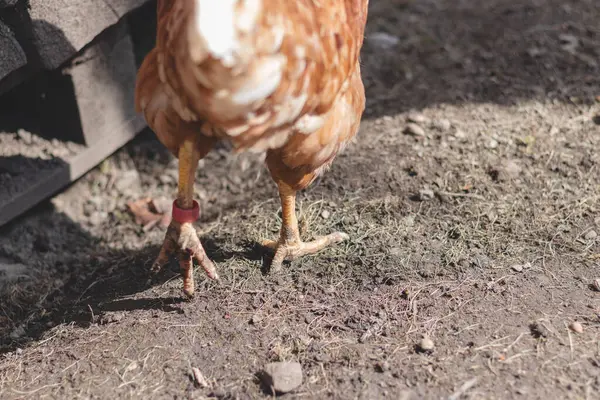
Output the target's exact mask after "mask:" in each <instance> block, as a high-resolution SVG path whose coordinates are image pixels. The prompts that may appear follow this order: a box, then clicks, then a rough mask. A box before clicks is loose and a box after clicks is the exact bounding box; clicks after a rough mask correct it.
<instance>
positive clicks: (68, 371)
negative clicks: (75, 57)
mask: <svg viewBox="0 0 600 400" xmlns="http://www.w3.org/2000/svg"><path fill="white" fill-rule="evenodd" d="M370 7H371V15H370V21H369V26H368V32H367V37H366V44H365V49H364V51H363V57H362V63H363V71H364V75H365V82H366V86H367V95H368V98H369V103H368V109H367V113H366V115H365V119H364V122H363V124H362V127H361V132H360V133H359V135H358V137H357V140H356V143H354V144H353V145H352V146H349V147H348V149H347V151H346V152H345V153H344V154H342V155H340V156H339V157H338V159H337V160H336V162H335V163H334V166H333V168H332V169H331V170H330V171H329V172H328V173H327V174H326V175H324V176H323V177H322V179H321V180H320V181H319V182H317V183H316V184H315V185H313V186H312V187H311V188H310V189H309V190H307V191H306V193H304V194H303V196H302V198H301V199H300V200H299V205H298V213H299V216H300V220H301V228H302V229H301V230H302V235H303V236H304V237H307V238H308V237H311V236H315V235H319V234H324V233H329V232H331V231H334V230H342V231H345V232H347V233H348V234H349V235H350V237H351V239H350V241H348V242H346V243H343V244H341V245H338V246H336V247H332V248H330V249H327V250H325V251H323V252H322V253H320V254H318V255H316V256H313V257H307V258H304V259H302V260H299V261H297V262H294V263H293V264H292V265H287V266H286V268H284V271H283V272H282V273H281V274H278V275H269V274H265V273H263V265H264V263H265V258H266V257H265V254H264V253H263V252H262V251H261V250H260V249H259V248H258V247H257V246H256V245H255V243H256V242H258V241H259V240H260V239H264V238H272V237H274V236H276V235H277V233H278V229H279V214H278V213H279V202H278V199H277V197H276V192H275V188H274V185H273V184H272V182H271V181H270V178H269V177H268V174H267V173H266V171H265V170H264V167H263V166H262V163H261V161H260V160H257V159H255V158H252V157H251V156H247V155H243V156H238V157H234V156H232V155H231V154H229V153H228V152H227V151H225V150H218V151H215V152H213V153H211V154H210V155H209V156H208V157H207V158H206V159H205V160H204V161H203V163H202V165H201V167H200V168H199V170H198V174H197V179H196V182H197V183H196V192H197V193H196V195H197V198H198V199H199V200H200V203H201V207H202V216H201V220H200V221H199V223H198V229H199V232H200V233H201V234H202V239H203V243H204V244H205V247H206V249H207V252H208V254H209V256H210V257H211V258H212V259H213V260H214V261H215V262H216V264H217V267H218V268H219V272H220V275H221V278H222V282H221V283H220V284H217V283H214V282H212V281H208V280H205V279H202V272H201V271H197V277H198V278H199V282H198V288H197V296H196V297H195V298H194V299H193V300H192V301H191V302H186V301H184V300H183V298H182V296H181V280H180V278H179V276H178V271H177V268H176V266H173V268H172V269H167V270H166V271H164V273H163V274H162V275H161V276H160V277H159V279H158V281H157V282H154V283H153V284H151V285H148V284H147V283H146V282H147V277H148V269H149V267H150V265H151V263H152V261H153V258H154V257H155V256H156V254H157V252H158V248H159V246H160V243H161V242H162V239H163V235H164V229H163V228H161V227H160V225H159V224H155V225H153V226H151V227H149V228H148V227H146V228H144V226H142V224H139V223H136V221H135V217H134V216H133V215H131V213H130V212H129V210H128V208H127V203H128V202H130V201H132V200H138V199H140V198H146V197H149V198H152V199H159V198H167V199H168V198H171V197H172V196H173V195H174V193H175V192H176V177H177V169H176V166H177V164H176V161H175V160H173V158H172V157H171V156H170V155H169V154H168V153H167V152H166V151H165V150H164V149H163V148H162V146H161V145H160V144H159V143H158V142H157V141H156V139H154V137H153V136H152V135H151V134H149V133H147V134H144V135H141V136H140V137H138V138H137V139H136V140H134V141H133V142H132V143H130V144H129V145H128V146H127V147H126V148H125V149H123V150H122V151H120V152H118V153H117V154H115V155H114V156H113V157H111V158H110V159H109V160H107V161H106V162H105V163H104V164H103V165H101V166H100V167H98V168H97V169H96V170H94V171H92V172H91V173H89V174H88V175H86V176H85V177H84V178H82V179H81V180H80V181H79V182H77V183H76V184H75V185H73V186H72V187H71V188H70V189H69V190H67V191H66V192H64V193H62V194H61V195H59V196H57V197H56V198H55V199H53V200H52V202H50V203H48V204H45V205H42V206H40V207H38V209H36V210H34V211H33V212H32V213H30V215H28V216H26V217H24V218H21V219H19V220H18V221H15V222H13V223H12V224H11V225H10V226H8V227H6V228H4V229H3V230H2V232H1V235H0V257H1V258H0V263H5V264H10V265H19V266H20V267H19V268H20V269H18V271H20V272H19V274H18V276H17V277H15V274H12V275H11V276H12V278H11V279H10V280H6V281H5V284H4V286H3V291H2V294H0V296H1V297H0V306H1V307H0V338H1V339H0V340H1V345H2V348H3V351H4V354H3V355H2V356H1V358H0V397H2V398H23V397H36V398H37V397H39V396H42V395H46V396H49V397H60V398H75V397H77V396H82V397H83V396H85V397H94V396H95V397H102V396H105V393H109V392H110V393H114V394H115V395H116V396H123V397H134V396H135V397H137V396H140V397H152V398H155V397H159V398H162V397H164V398H172V397H186V398H188V397H189V398H207V397H208V398H210V397H212V398H237V399H245V398H248V399H249V398H261V397H264V398H267V397H268V396H270V394H268V393H265V392H263V389H264V388H262V387H261V382H260V377H259V376H258V375H257V374H259V372H260V371H262V369H263V368H264V367H265V365H266V364H268V363H269V362H277V361H297V362H299V363H300V364H301V365H302V372H303V383H302V385H301V386H300V387H299V388H298V389H297V390H296V392H295V395H289V396H290V397H293V396H297V397H309V398H327V397H329V398H361V399H380V398H398V396H400V398H402V396H404V398H411V396H414V398H427V399H430V398H431V399H433V398H441V397H443V398H452V399H459V398H486V399H505V398H517V397H519V396H521V397H523V398H573V399H575V398H594V395H595V393H598V391H599V390H600V366H599V364H598V356H599V354H598V346H597V343H598V339H599V337H600V293H599V292H597V291H596V290H595V289H594V284H593V282H594V279H598V278H600V276H599V271H600V239H599V238H598V233H600V217H599V215H600V213H599V210H600V186H599V180H598V168H599V165H600V155H599V153H598V151H597V149H598V148H600V131H599V128H598V125H597V121H596V119H595V118H596V117H597V116H598V115H600V100H599V99H598V98H597V96H599V95H600V74H599V72H600V71H599V67H598V65H597V64H596V63H595V61H594V60H597V59H598V56H600V31H598V26H597V21H598V19H599V18H600V8H599V6H598V5H597V4H596V2H592V1H584V0H581V1H571V2H568V3H565V2H563V1H558V0H543V1H516V2H515V1H508V0H493V1H487V2H456V1H444V0H428V1H419V2H416V1H413V2H410V1H400V2H399V1H393V2H389V1H388V2H386V1H372V2H371V6H370ZM408 124H414V125H415V126H416V127H418V128H415V126H412V127H411V128H410V129H407V126H408ZM23 266H24V267H23ZM12 270H14V269H12ZM12 270H11V271H12ZM0 271H2V269H1V268H0ZM0 273H1V272H0ZM0 279H1V278H0ZM573 322H577V323H579V324H580V325H581V329H579V327H578V329H577V331H576V330H573V329H569V326H570V325H571V326H573V325H572V323H573ZM424 339H427V340H429V342H427V341H425V340H424ZM198 371H200V373H201V374H202V376H203V377H204V378H205V380H206V382H205V383H206V384H199V383H198V380H197V378H195V376H198Z"/></svg>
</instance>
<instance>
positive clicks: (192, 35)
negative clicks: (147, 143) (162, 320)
mask: <svg viewBox="0 0 600 400" xmlns="http://www.w3.org/2000/svg"><path fill="white" fill-rule="evenodd" d="M367 8H368V0H293V1H292V0H158V10H157V12H158V31H157V41H156V47H155V48H154V49H153V50H152V51H151V52H150V53H149V54H148V55H147V57H146V58H145V60H144V62H143V64H142V66H141V68H140V71H139V73H138V80H137V87H136V107H137V109H138V112H142V113H143V114H144V116H145V118H146V121H147V122H148V125H149V126H150V127H151V128H152V129H153V130H154V132H155V133H156V135H157V136H158V138H159V139H160V141H161V142H162V143H163V144H164V145H165V146H166V147H167V148H168V149H169V150H170V151H171V152H172V153H173V154H174V155H176V156H177V157H178V158H179V185H178V195H177V199H176V200H175V201H174V203H173V221H172V222H171V225H170V226H169V228H168V230H167V233H166V237H165V241H164V244H163V246H162V248H161V251H160V254H159V256H158V258H157V260H156V262H155V264H154V266H153V270H154V271H157V270H159V269H160V268H161V267H162V265H164V264H165V263H166V262H167V261H168V258H169V256H170V255H173V256H175V257H177V258H178V259H179V262H180V267H181V270H182V274H183V279H184V281H183V286H184V292H185V293H186V294H187V295H188V296H191V295H193V293H194V278H193V261H194V260H195V261H196V262H197V263H198V264H200V265H201V266H202V267H203V268H204V270H205V271H206V273H207V274H208V276H209V277H211V278H214V279H218V275H217V272H216V269H215V266H214V264H213V263H212V262H211V260H210V259H209V258H208V257H207V255H206V253H205V251H204V249H203V247H202V244H201V243H200V240H199V239H198V236H197V234H196V231H195V229H194V227H193V225H192V223H193V222H194V221H195V220H196V219H197V218H198V215H199V208H198V203H197V202H196V201H194V200H193V193H194V191H193V185H194V177H195V172H196V171H195V170H196V168H197V165H198V161H199V160H200V159H201V158H202V157H204V156H205V155H206V154H207V153H208V152H209V151H210V150H211V148H212V147H213V146H214V145H215V143H217V142H218V141H227V142H229V143H230V144H231V145H232V147H233V149H234V151H254V152H263V153H266V154H265V156H266V158H265V159H266V164H267V167H268V169H269V171H270V173H271V176H272V178H273V180H274V181H275V183H276V184H277V187H278V189H279V196H280V198H281V205H282V219H283V224H282V225H283V226H282V228H281V234H280V237H279V239H278V240H276V241H269V242H266V243H264V245H265V246H267V247H269V248H271V249H273V251H274V257H273V261H272V264H271V270H278V269H279V268H281V265H282V262H283V261H284V260H292V259H295V258H297V257H300V256H302V255H305V254H311V253H316V252H318V251H319V250H321V249H323V248H324V247H326V246H328V245H330V244H332V243H338V242H341V241H343V240H345V239H347V237H348V236H347V235H346V234H344V233H341V232H336V233H332V234H330V235H327V236H323V237H319V238H316V239H315V240H314V241H311V242H303V241H302V240H301V239H300V235H299V232H298V222H297V219H296V214H295V198H296V192H297V191H299V190H301V189H304V188H306V187H307V186H308V185H310V184H311V183H312V182H313V181H314V180H315V178H316V177H317V176H318V175H319V174H321V173H322V172H323V171H324V170H325V169H326V168H327V167H328V166H329V165H330V164H331V162H332V161H333V159H334V157H335V156H336V154H337V153H338V152H339V151H341V150H342V149H343V147H344V146H345V145H346V144H347V143H348V141H350V139H352V137H353V136H354V135H355V134H356V132H357V131H358V127H359V123H360V119H361V116H362V113H363V111H364V107H365V94H364V87H363V83H362V80H361V73H360V65H359V62H358V58H359V52H360V49H361V46H362V43H363V35H364V28H365V23H366V18H367Z"/></svg>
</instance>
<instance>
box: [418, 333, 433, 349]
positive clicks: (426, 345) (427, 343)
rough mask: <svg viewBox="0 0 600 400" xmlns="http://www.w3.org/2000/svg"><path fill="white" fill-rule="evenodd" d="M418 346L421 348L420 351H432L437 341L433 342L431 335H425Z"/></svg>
mask: <svg viewBox="0 0 600 400" xmlns="http://www.w3.org/2000/svg"><path fill="white" fill-rule="evenodd" d="M417 346H418V348H419V351H421V352H422V353H430V352H432V351H433V348H434V347H435V343H433V340H431V339H430V338H429V336H423V339H421V341H420V342H419V344H418V345H417Z"/></svg>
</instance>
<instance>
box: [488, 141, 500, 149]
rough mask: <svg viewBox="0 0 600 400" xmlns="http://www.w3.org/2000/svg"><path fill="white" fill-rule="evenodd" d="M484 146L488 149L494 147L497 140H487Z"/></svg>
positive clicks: (496, 145) (496, 144)
mask: <svg viewBox="0 0 600 400" xmlns="http://www.w3.org/2000/svg"><path fill="white" fill-rule="evenodd" d="M486 147H487V148H488V149H495V148H497V147H498V141H497V140H496V139H490V141H489V142H487V144H486Z"/></svg>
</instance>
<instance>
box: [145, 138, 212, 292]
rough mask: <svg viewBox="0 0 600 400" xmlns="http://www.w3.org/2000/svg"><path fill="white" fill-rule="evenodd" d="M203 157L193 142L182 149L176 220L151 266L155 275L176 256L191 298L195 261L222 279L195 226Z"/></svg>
mask: <svg viewBox="0 0 600 400" xmlns="http://www.w3.org/2000/svg"><path fill="white" fill-rule="evenodd" d="M201 155H202V154H201V153H200V151H199V150H198V148H197V145H196V142H194V141H193V140H186V141H184V142H183V144H182V145H181V147H180V148H179V185H178V194H177V200H175V201H174V202H173V219H172V221H171V224H170V225H169V228H168V229H167V233H166V235H165V240H164V242H163V245H162V248H161V249H160V253H159V255H158V258H157V259H156V261H155V262H154V264H153V265H152V272H153V273H156V272H158V271H160V269H161V268H162V267H163V265H165V264H166V263H167V262H168V261H169V256H170V255H173V256H175V257H176V258H177V259H178V260H179V265H180V267H181V274H182V275H183V292H184V293H185V294H186V295H187V296H189V297H191V296H193V294H194V266H193V261H194V260H195V261H196V262H197V263H198V264H200V266H201V267H202V268H204V271H206V274H207V275H208V276H209V277H210V278H212V279H219V276H218V274H217V271H216V268H215V266H214V264H213V263H212V261H211V260H210V259H209V258H208V256H207V255H206V252H205V251H204V247H202V243H200V239H199V238H198V234H197V233H196V229H195V228H194V226H193V222H195V221H196V219H198V216H199V212H200V211H199V207H198V203H197V202H196V201H194V199H193V197H194V178H195V176H196V167H197V165H198V161H199V160H200V157H201Z"/></svg>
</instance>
